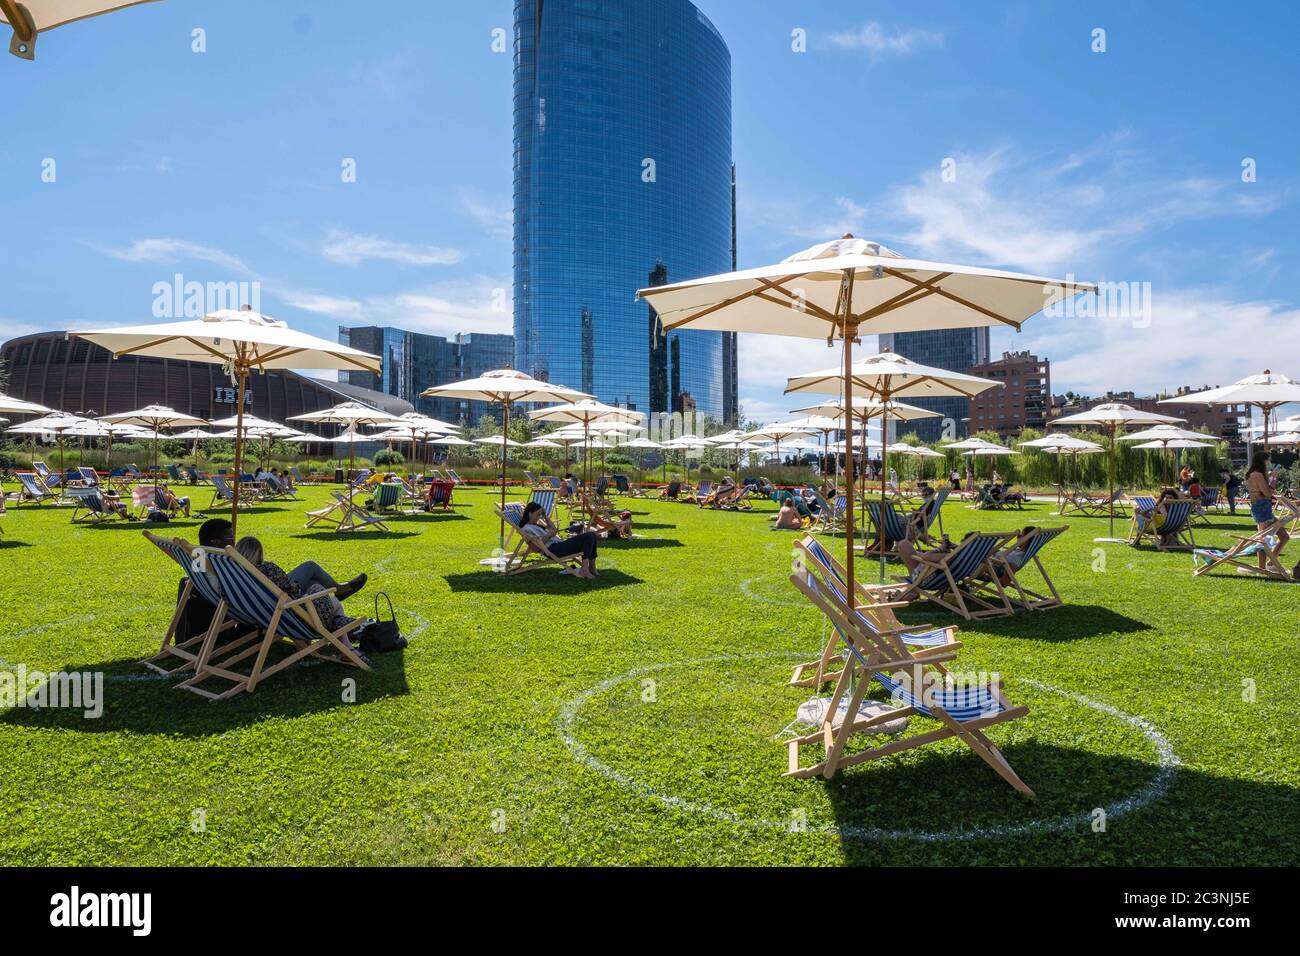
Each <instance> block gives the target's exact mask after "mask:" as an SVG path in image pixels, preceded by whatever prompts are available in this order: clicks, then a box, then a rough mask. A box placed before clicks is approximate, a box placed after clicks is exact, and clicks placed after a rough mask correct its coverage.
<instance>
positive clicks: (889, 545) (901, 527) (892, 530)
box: [863, 498, 907, 555]
mask: <svg viewBox="0 0 1300 956" xmlns="http://www.w3.org/2000/svg"><path fill="white" fill-rule="evenodd" d="M867 518H868V519H869V520H870V521H871V527H872V535H873V537H872V539H871V541H870V543H869V544H867V545H866V547H865V549H864V551H863V553H864V554H879V553H880V539H881V536H882V535H883V536H884V539H885V554H887V555H888V554H893V553H894V552H895V551H896V550H897V549H898V542H900V541H904V540H906V538H907V519H906V518H904V517H903V516H902V514H900V513H899V510H898V509H897V508H896V507H894V503H893V502H892V501H886V502H885V517H884V522H883V527H882V523H881V517H880V501H879V500H878V499H872V498H869V499H867Z"/></svg>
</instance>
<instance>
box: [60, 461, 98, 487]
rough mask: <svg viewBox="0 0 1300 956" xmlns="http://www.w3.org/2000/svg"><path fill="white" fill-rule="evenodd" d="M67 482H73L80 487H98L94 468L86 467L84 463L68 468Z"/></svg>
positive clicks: (70, 483) (71, 483)
mask: <svg viewBox="0 0 1300 956" xmlns="http://www.w3.org/2000/svg"><path fill="white" fill-rule="evenodd" d="M67 483H68V484H69V485H73V484H75V485H78V486H80V487H82V488H98V487H99V475H98V474H97V473H96V472H95V469H94V468H87V467H85V466H84V465H83V466H80V467H78V468H75V469H73V468H69V469H68V482H67Z"/></svg>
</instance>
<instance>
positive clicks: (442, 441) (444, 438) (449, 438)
mask: <svg viewBox="0 0 1300 956" xmlns="http://www.w3.org/2000/svg"><path fill="white" fill-rule="evenodd" d="M429 444H430V445H472V444H474V443H473V442H472V441H466V440H465V439H464V438H461V437H459V436H457V435H434V436H433V437H431V438H430V439H429Z"/></svg>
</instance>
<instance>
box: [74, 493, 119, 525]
mask: <svg viewBox="0 0 1300 956" xmlns="http://www.w3.org/2000/svg"><path fill="white" fill-rule="evenodd" d="M67 491H68V495H69V496H70V497H71V498H72V500H73V501H75V502H76V507H75V508H73V509H72V523H73V524H99V522H101V521H109V520H111V519H113V518H121V517H122V514H121V512H119V511H114V510H113V509H111V508H109V507H108V505H106V504H105V503H104V496H103V495H102V494H101V493H100V491H99V489H98V488H69V489H68V490H67Z"/></svg>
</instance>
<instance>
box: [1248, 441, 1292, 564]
mask: <svg viewBox="0 0 1300 956" xmlns="http://www.w3.org/2000/svg"><path fill="white" fill-rule="evenodd" d="M1268 460H1269V453H1268V452H1266V451H1257V452H1255V454H1254V457H1252V458H1251V460H1250V471H1248V472H1246V493H1247V494H1248V495H1249V496H1250V517H1251V518H1252V519H1253V520H1254V522H1255V527H1256V529H1257V530H1259V531H1268V530H1269V529H1271V528H1272V527H1273V525H1274V523H1275V522H1276V521H1277V517H1276V516H1275V515H1274V514H1273V487H1272V485H1271V484H1270V483H1269V478H1268ZM1290 540H1291V536H1290V535H1288V534H1287V531H1286V528H1285V527H1284V526H1280V525H1279V527H1278V529H1277V546H1276V547H1275V548H1273V549H1272V553H1273V556H1274V557H1276V556H1277V555H1279V554H1281V553H1282V551H1283V550H1284V549H1285V548H1286V543H1287V542H1288V541H1290ZM1258 558H1259V569H1260V571H1263V570H1265V566H1266V564H1267V556H1266V555H1265V554H1263V553H1262V552H1261V553H1260V554H1259V555H1258Z"/></svg>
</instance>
